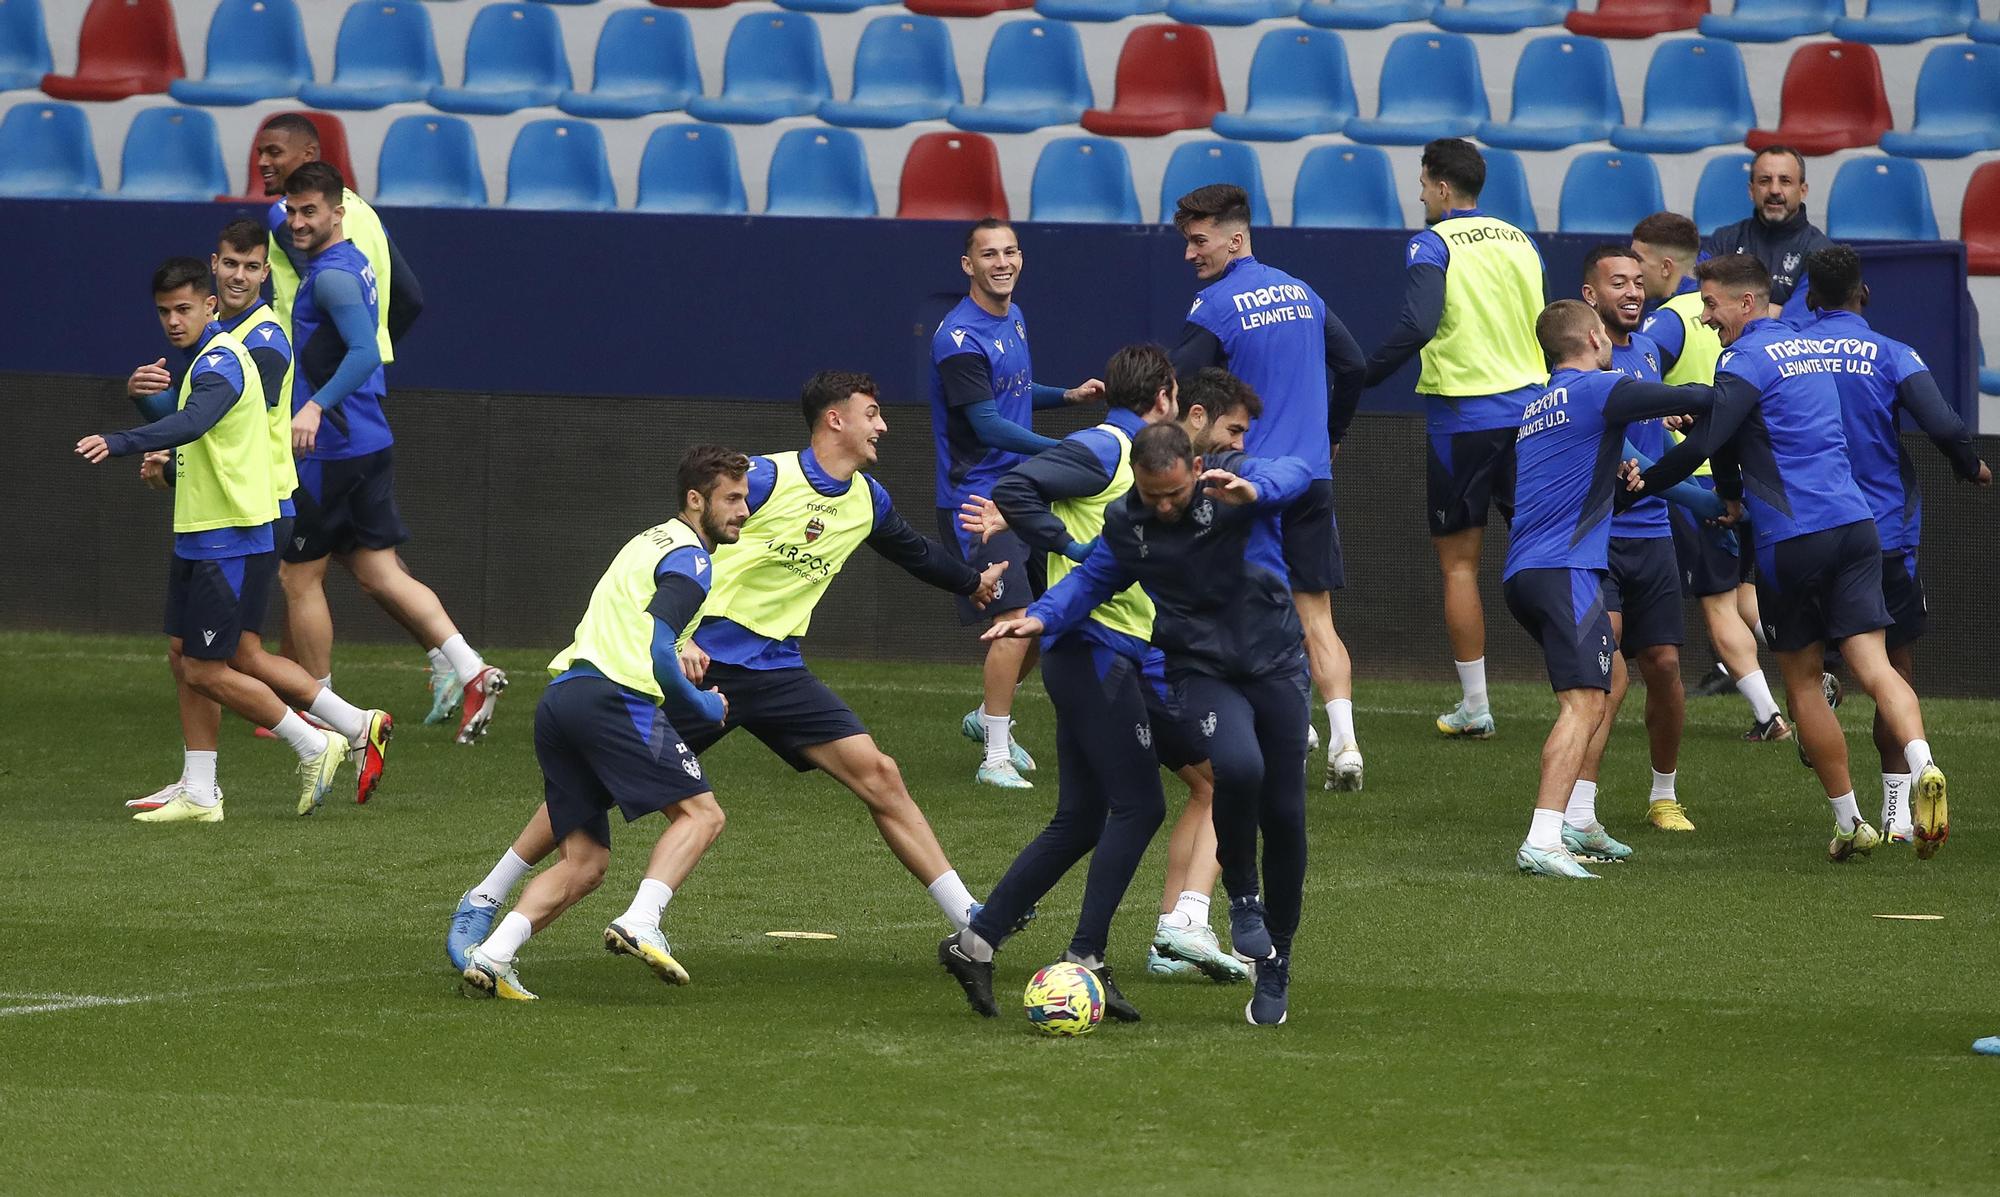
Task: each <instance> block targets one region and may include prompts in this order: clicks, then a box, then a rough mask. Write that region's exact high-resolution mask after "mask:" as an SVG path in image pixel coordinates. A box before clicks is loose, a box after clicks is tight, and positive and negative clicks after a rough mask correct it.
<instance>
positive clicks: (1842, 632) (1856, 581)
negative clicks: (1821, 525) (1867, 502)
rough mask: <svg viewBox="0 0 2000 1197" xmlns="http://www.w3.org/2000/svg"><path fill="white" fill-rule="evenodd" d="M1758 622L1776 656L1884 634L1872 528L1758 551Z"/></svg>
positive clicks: (1857, 526)
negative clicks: (1876, 632)
mask: <svg viewBox="0 0 2000 1197" xmlns="http://www.w3.org/2000/svg"><path fill="white" fill-rule="evenodd" d="M1757 615H1758V618H1760V619H1762V620H1763V621H1764V640H1765V642H1766V643H1768V644H1769V645H1770V646H1771V648H1772V649H1773V650H1774V651H1776V652H1781V653H1785V652H1796V651H1798V650H1799V649H1802V648H1806V647H1809V646H1811V645H1814V644H1830V643H1834V642H1837V641H1841V640H1845V639H1847V638H1848V637H1849V636H1858V635H1860V634H1861V633H1863V632H1872V631H1874V630H1876V629H1877V628H1886V627H1888V626H1889V608H1888V606H1887V605H1886V604H1885V603H1884V602H1883V601H1882V542H1881V540H1880V539H1879V538H1878V537H1877V536H1876V535H1875V521H1873V520H1856V521H1854V522H1853V523H1851V524H1843V525H1841V526H1840V527H1838V528H1828V529H1827V530H1825V531H1824V532H1809V533H1807V534H1806V535H1804V536H1795V537H1793V538H1791V539H1790V540H1780V541H1778V542H1776V543H1774V544H1767V545H1758V546H1757Z"/></svg>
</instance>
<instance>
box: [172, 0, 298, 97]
mask: <svg viewBox="0 0 2000 1197" xmlns="http://www.w3.org/2000/svg"><path fill="white" fill-rule="evenodd" d="M207 61H208V69H207V72H206V74H204V75H203V76H202V77H201V78H200V79H176V80H174V81H173V82H172V83H170V84H168V85H167V90H168V91H169V92H171V93H173V97H174V99H176V100H179V101H180V102H181V103H183V104H213V105H216V106H218V107H234V106H240V105H243V104H251V103H255V102H256V101H258V100H271V99H276V98H277V97H279V96H295V95H297V94H298V93H299V88H301V87H303V86H304V85H306V84H308V83H311V82H312V77H313V71H312V55H311V54H310V53H308V52H307V50H306V29H305V25H304V24H303V23H302V22H301V21H300V20H299V10H298V6H297V5H296V4H294V3H293V2H292V0H222V3H220V4H218V5H217V6H216V8H215V15H214V16H213V17H211V18H209V22H208V60H207Z"/></svg>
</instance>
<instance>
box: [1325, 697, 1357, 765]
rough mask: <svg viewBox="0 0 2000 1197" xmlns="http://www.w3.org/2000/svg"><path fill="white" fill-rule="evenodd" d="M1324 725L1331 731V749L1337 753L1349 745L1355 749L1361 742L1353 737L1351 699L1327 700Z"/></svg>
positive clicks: (1352, 705)
mask: <svg viewBox="0 0 2000 1197" xmlns="http://www.w3.org/2000/svg"><path fill="white" fill-rule="evenodd" d="M1326 723H1327V726H1328V727H1330V728H1332V729H1333V745H1332V747H1333V749H1334V751H1336V752H1338V751H1339V750H1340V749H1342V748H1345V747H1347V746H1348V745H1349V744H1352V745H1354V746H1355V747H1356V748H1359V747H1360V746H1361V741H1360V740H1358V739H1356V738H1355V736H1354V700H1353V699H1351V698H1334V699H1329V700H1328V701H1327V704H1326Z"/></svg>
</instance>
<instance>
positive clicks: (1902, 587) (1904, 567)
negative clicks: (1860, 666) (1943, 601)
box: [1882, 549, 1930, 648]
mask: <svg viewBox="0 0 2000 1197" xmlns="http://www.w3.org/2000/svg"><path fill="white" fill-rule="evenodd" d="M1882 603H1883V605H1884V606H1886V607H1888V608H1889V632H1888V635H1887V636H1886V637H1885V639H1886V641H1887V643H1888V646H1889V647H1890V648H1901V647H1903V646H1904V645H1905V644H1909V643H1910V642H1912V641H1914V640H1916V639H1917V638H1918V637H1920V636H1922V635H1923V634H1924V625H1925V624H1926V623H1928V622H1929V620H1930V605H1929V604H1928V603H1926V602H1924V580H1923V577H1922V576H1921V575H1920V574H1918V573H1917V551H1916V550H1915V549H1911V550H1909V551H1908V552H1901V553H1884V554H1882Z"/></svg>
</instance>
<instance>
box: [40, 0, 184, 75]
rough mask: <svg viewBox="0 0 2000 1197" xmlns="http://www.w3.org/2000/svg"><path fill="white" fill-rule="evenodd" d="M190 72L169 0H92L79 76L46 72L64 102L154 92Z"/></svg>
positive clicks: (79, 48) (80, 44)
mask: <svg viewBox="0 0 2000 1197" xmlns="http://www.w3.org/2000/svg"><path fill="white" fill-rule="evenodd" d="M186 74H187V65H186V64H185V63H184V62H182V61H181V38H180V33H179V32H178V31H177V30H176V28H175V26H174V10H173V8H172V7H171V6H170V5H169V4H168V2H167V0H90V8H89V9H87V10H86V11H85V12H84V14H83V30H82V32H81V33H80V34H79V35H78V37H77V44H76V74H74V75H44V76H42V91H44V92H46V93H47V94H48V95H51V96H54V97H55V98H56V99H58V100H122V99H124V98H125V97H127V96H138V95H150V94H152V93H153V92H162V91H165V90H167V85H168V84H169V83H172V82H173V81H174V80H176V79H179V78H180V77H182V76H183V75H186Z"/></svg>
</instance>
